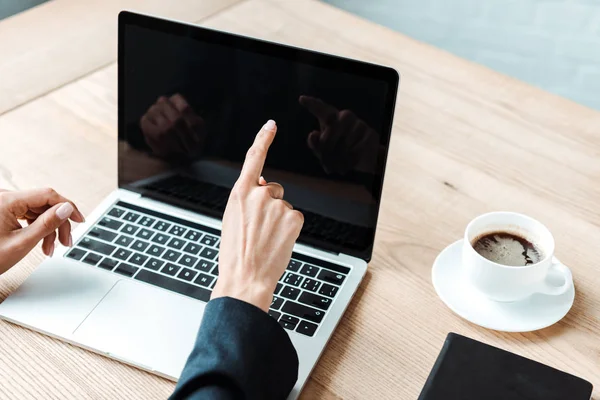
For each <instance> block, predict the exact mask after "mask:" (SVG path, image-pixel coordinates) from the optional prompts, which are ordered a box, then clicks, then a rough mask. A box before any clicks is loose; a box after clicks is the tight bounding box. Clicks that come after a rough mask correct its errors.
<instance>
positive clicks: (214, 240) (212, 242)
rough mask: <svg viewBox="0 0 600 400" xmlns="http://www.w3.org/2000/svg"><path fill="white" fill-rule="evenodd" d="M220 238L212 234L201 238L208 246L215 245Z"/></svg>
mask: <svg viewBox="0 0 600 400" xmlns="http://www.w3.org/2000/svg"><path fill="white" fill-rule="evenodd" d="M218 240H219V238H216V237H214V236H211V235H208V234H206V235H204V237H203V238H202V240H200V243H202V244H204V245H206V246H214V245H215V243H217V241H218Z"/></svg>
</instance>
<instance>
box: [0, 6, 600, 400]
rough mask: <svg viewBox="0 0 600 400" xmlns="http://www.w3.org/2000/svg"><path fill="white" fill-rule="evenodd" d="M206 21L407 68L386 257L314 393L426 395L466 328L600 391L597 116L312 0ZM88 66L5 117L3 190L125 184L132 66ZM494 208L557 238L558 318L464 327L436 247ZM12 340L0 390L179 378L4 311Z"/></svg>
mask: <svg viewBox="0 0 600 400" xmlns="http://www.w3.org/2000/svg"><path fill="white" fill-rule="evenodd" d="M54 1H55V2H58V1H60V0H54ZM65 3H69V2H65ZM91 3H93V2H91ZM106 3H107V4H108V3H111V2H106ZM146 3H153V2H146ZM169 3H171V2H169ZM172 3H173V4H175V3H177V4H183V3H186V2H172ZM190 3H191V2H190ZM198 3H203V2H198ZM230 3H232V2H230ZM140 4H141V2H140ZM156 4H158V2H156ZM219 6H220V4H219ZM107 7H108V6H107ZM157 7H158V6H157ZM111 12H112V11H111ZM17 18H18V16H17V17H14V18H13V20H12V23H13V24H15V26H18V24H17V23H16V21H17ZM114 18H115V20H116V14H115V15H114ZM199 18H200V17H198V16H194V17H193V19H195V20H197V19H199ZM184 19H186V18H184ZM1 24H2V23H0V31H1V29H4V28H2V25H1ZM112 24H113V25H112V26H113V27H114V21H113V22H112ZM203 24H204V25H207V26H210V27H214V28H218V29H223V30H228V31H232V32H236V33H241V34H247V35H251V36H255V37H261V38H265V39H269V40H275V41H278V42H283V43H287V44H292V45H296V46H302V47H308V48H312V49H317V50H320V51H325V52H331V53H335V54H340V55H344V56H349V57H353V58H359V59H363V60H368V61H373V62H377V63H383V64H386V65H390V66H392V67H394V68H396V69H397V70H398V71H399V72H400V73H401V75H402V81H401V84H400V93H399V97H398V103H397V109H396V116H395V122H394V128H393V138H392V142H391V149H390V156H389V161H388V168H387V174H386V179H385V185H384V195H383V203H382V209H381V214H380V220H379V225H378V230H377V238H376V245H375V252H374V255H373V260H372V262H371V263H370V266H369V271H368V273H367V275H366V277H365V279H364V281H363V283H362V284H361V286H360V288H359V291H358V293H357V295H356V297H355V298H354V299H353V301H352V303H351V305H350V306H349V308H348V311H347V312H346V314H345V315H344V317H343V319H342V321H341V323H340V325H339V326H338V328H337V330H336V332H335V334H334V335H333V337H332V339H331V341H330V343H329V344H328V346H327V349H326V350H325V352H324V354H323V356H322V358H321V360H320V361H319V363H318V365H317V366H316V368H315V369H314V371H313V374H312V376H311V378H310V380H309V381H308V383H307V385H306V387H305V390H304V392H303V395H302V398H303V399H339V398H343V399H402V400H404V399H406V400H409V399H416V398H417V396H418V394H419V392H420V390H421V388H422V386H423V383H424V382H425V379H426V377H427V375H428V373H429V371H430V369H431V366H432V365H433V362H434V360H435V358H436V356H437V354H438V352H439V349H440V348H441V346H442V343H443V341H444V338H445V336H446V334H447V333H448V332H451V331H453V332H458V333H461V334H464V335H467V336H470V337H473V338H475V339H478V340H482V341H485V342H487V343H490V344H493V345H496V346H498V347H501V348H504V349H507V350H510V351H513V352H515V353H518V354H521V355H524V356H527V357H531V358H534V359H536V360H538V361H541V362H544V363H546V364H548V365H551V366H553V367H556V368H559V369H562V370H566V371H568V372H570V373H573V374H576V375H579V376H581V377H583V378H585V379H587V380H589V381H591V382H592V383H594V384H595V385H600V290H599V289H598V288H599V287H600V266H599V257H598V255H597V249H598V244H600V205H599V204H600V132H599V130H600V113H599V112H596V111H593V110H590V109H587V108H585V107H583V106H580V105H578V104H575V103H573V102H570V101H568V100H565V99H562V98H560V97H557V96H554V95H551V94H548V93H546V92H543V91H541V90H539V89H536V88H533V87H531V86H528V85H526V84H524V83H522V82H519V81H517V80H514V79H511V78H508V77H506V76H503V75H500V74H498V73H495V72H492V71H490V70H488V69H486V68H484V67H482V66H479V65H475V64H472V63H469V62H467V61H465V60H462V59H460V58H457V57H454V56H452V55H450V54H448V53H445V52H444V51H441V50H439V49H435V48H432V47H430V46H427V45H425V44H422V43H419V42H417V41H414V40H412V39H409V38H407V37H405V36H403V35H400V34H398V33H395V32H393V31H390V30H388V29H385V28H382V27H379V26H376V25H374V24H372V23H369V22H366V21H364V20H361V19H359V18H357V17H355V16H352V15H350V14H347V13H345V12H342V11H340V10H337V9H335V8H332V7H330V6H327V5H324V4H322V3H320V2H317V1H314V0H246V1H242V2H239V3H238V4H235V5H233V6H229V7H227V8H224V9H223V10H222V11H220V12H217V13H215V14H214V15H213V16H212V17H210V18H208V19H207V20H205V21H203ZM14 29H20V28H14ZM81 29H83V28H81ZM2 32H3V31H2ZM56 35H57V36H56V38H57V39H56V40H63V37H62V36H61V34H59V33H57V34H56ZM0 37H2V35H0ZM113 38H114V37H113ZM51 39H52V38H51V37H49V38H47V40H48V43H54V42H53V41H52V40H51ZM1 40H2V41H5V40H6V38H3V37H2V39H1ZM111 40H112V39H111ZM88 50H89V51H91V52H93V51H94V50H92V49H88ZM3 51H4V47H2V45H0V55H2V57H3V56H4V53H3ZM15 54H16V53H15ZM37 54H38V55H37V56H36V57H39V59H40V60H41V61H45V58H44V57H46V56H47V57H50V54H47V55H46V54H44V53H43V52H40V53H37ZM71 57H73V59H74V60H79V59H80V58H81V59H84V58H85V57H86V53H85V52H82V53H81V54H79V55H75V54H73V55H72V56H71ZM0 59H3V58H0ZM105 60H108V61H110V57H109V58H105ZM48 62H51V60H48ZM25 67H26V65H25V66H24V67H23V68H25ZM98 68H99V69H98ZM94 70H95V71H94ZM4 71H7V70H6V69H5V70H1V72H0V76H3V77H4V76H6V75H5V73H4ZM89 71H94V72H92V73H89V74H87V75H86V74H85V72H83V70H78V71H76V72H73V71H72V77H65V79H64V83H62V84H61V85H60V86H61V87H59V88H58V89H56V90H50V89H52V88H53V87H55V84H49V83H48V82H46V81H45V80H43V79H39V80H37V81H34V82H32V85H31V88H32V89H31V90H35V91H36V93H38V94H41V93H45V94H43V95H38V96H37V97H35V98H32V99H31V100H28V99H27V100H23V101H20V102H17V103H12V104H17V105H16V106H14V107H12V109H11V110H10V111H8V112H5V113H4V115H1V116H0V187H4V188H9V189H13V188H20V189H23V188H27V187H34V186H53V187H55V188H56V189H57V190H59V191H60V192H62V193H64V194H65V195H67V196H69V197H71V198H72V199H73V200H75V201H76V202H77V203H78V204H79V205H80V206H81V208H82V210H83V211H84V212H89V211H91V210H92V209H93V208H94V207H95V205H96V204H98V202H99V201H100V200H101V199H102V198H103V196H105V195H106V194H108V193H109V192H110V191H112V190H113V189H114V188H115V187H116V66H115V65H114V64H111V65H108V66H105V67H102V63H96V67H95V68H89ZM13 73H15V74H16V72H13ZM11 77H12V75H11ZM15 79H16V78H15ZM3 82H4V81H3ZM11 96H13V97H14V98H17V97H18V93H16V92H15V94H14V95H11ZM9 108H10V107H9ZM492 210H512V211H518V212H523V213H525V214H528V215H531V216H532V217H534V218H537V219H539V220H541V221H542V222H543V223H545V224H546V225H547V226H548V227H549V228H550V229H551V230H552V232H553V233H554V235H555V238H556V242H557V250H556V254H557V256H558V257H559V258H560V259H561V260H562V261H563V262H564V263H565V264H567V265H568V266H569V267H570V268H571V270H572V271H573V274H574V279H575V286H576V291H577V294H576V299H575V304H574V307H573V309H572V310H571V312H570V313H569V314H568V315H567V316H566V317H565V318H564V319H563V320H562V321H561V322H559V323H558V324H556V325H554V326H552V327H550V328H547V329H543V330H540V331H537V332H531V333H526V334H508V333H498V332H494V331H490V330H486V329H483V328H480V327H478V326H475V325H473V324H471V323H469V322H466V321H464V320H462V319H461V318H459V317H457V316H456V315H454V314H453V313H452V312H451V311H450V310H449V309H447V308H446V307H445V306H444V304H443V303H442V302H441V300H439V299H438V298H437V296H436V294H435V292H434V290H433V287H432V285H431V279H430V274H431V265H432V263H433V260H434V258H435V257H436V255H437V254H438V253H439V252H440V251H441V250H442V249H443V248H444V247H445V246H446V245H448V244H450V243H452V242H453V241H455V240H457V239H459V238H460V237H461V236H462V232H463V230H464V227H465V226H466V224H467V223H468V221H469V220H471V219H472V218H474V217H475V216H477V215H478V214H481V213H484V212H487V211H492ZM42 257H43V256H42V253H41V251H40V250H39V249H38V250H35V251H34V252H33V253H31V254H30V255H29V256H28V257H26V258H25V259H24V260H23V261H22V262H21V263H19V264H18V265H17V266H16V267H14V268H13V269H12V270H11V271H9V272H8V273H6V274H4V275H3V276H0V299H3V298H5V297H6V296H8V295H9V294H10V293H11V292H12V291H13V290H15V289H16V287H18V285H19V284H20V283H22V282H23V280H24V279H25V278H26V277H27V276H28V274H29V273H30V272H31V271H32V270H33V269H34V268H35V266H36V265H38V264H39V263H40V262H41V261H42ZM0 340H1V342H2V344H1V346H0V398H11V399H12V398H19V399H25V398H48V399H54V398H56V399H65V398H68V399H71V398H77V399H88V398H93V399H106V398H114V399H122V398H145V399H149V398H152V399H154V398H156V399H159V398H166V397H167V396H168V395H169V393H170V392H171V391H172V389H173V383H171V382H169V381H166V380H164V379H161V378H158V377H156V376H153V375H151V374H148V373H145V372H142V371H139V370H137V369H135V368H132V367H128V366H126V365H123V364H121V363H119V362H116V361H112V360H110V359H107V358H104V357H102V356H99V355H96V354H93V353H90V352H88V351H85V350H82V349H79V348H76V347H74V346H71V345H68V344H65V343H62V342H60V341H58V340H55V339H52V338H49V337H46V336H43V335H40V334H37V333H34V332H31V331H29V330H27V329H23V328H20V327H17V326H14V325H12V324H8V323H5V322H0ZM594 398H595V399H596V400H599V399H600V392H599V391H598V389H596V391H595V392H594Z"/></svg>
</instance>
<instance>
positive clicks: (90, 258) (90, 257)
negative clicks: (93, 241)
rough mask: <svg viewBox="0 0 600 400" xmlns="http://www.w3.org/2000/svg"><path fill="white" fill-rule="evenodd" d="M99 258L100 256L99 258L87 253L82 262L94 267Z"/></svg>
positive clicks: (96, 255)
mask: <svg viewBox="0 0 600 400" xmlns="http://www.w3.org/2000/svg"><path fill="white" fill-rule="evenodd" d="M101 258H102V256H99V255H98V254H94V253H88V255H87V256H85V258H84V259H83V262H84V263H86V264H90V265H96V264H98V261H100V259H101Z"/></svg>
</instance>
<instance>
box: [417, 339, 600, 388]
mask: <svg viewBox="0 0 600 400" xmlns="http://www.w3.org/2000/svg"><path fill="white" fill-rule="evenodd" d="M591 397H592V384H591V383H589V382H588V381H586V380H583V379H581V378H578V377H576V376H573V375H571V374H567V373H566V372H562V371H559V370H557V369H554V368H552V367H548V366H547V365H544V364H540V363H539V362H536V361H533V360H530V359H528V358H525V357H521V356H518V355H516V354H513V353H509V352H508V351H504V350H501V349H498V348H496V347H492V346H489V345H487V344H484V343H481V342H478V341H476V340H473V339H469V338H467V337H464V336H461V335H458V334H456V333H450V334H448V336H447V337H446V342H445V343H444V347H443V348H442V351H441V352H440V355H439V356H438V358H437V361H436V362H435V365H434V366H433V369H432V370H431V373H430V374H429V378H427V382H426V383H425V387H424V388H423V391H422V392H421V395H420V396H419V400H590V398H591Z"/></svg>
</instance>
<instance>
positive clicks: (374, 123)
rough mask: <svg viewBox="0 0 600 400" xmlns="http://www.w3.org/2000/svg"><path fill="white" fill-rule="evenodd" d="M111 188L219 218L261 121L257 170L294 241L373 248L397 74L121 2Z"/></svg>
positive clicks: (361, 250)
mask: <svg viewBox="0 0 600 400" xmlns="http://www.w3.org/2000/svg"><path fill="white" fill-rule="evenodd" d="M119 20H120V22H119V187H121V188H126V189H129V190H134V191H136V192H141V193H143V194H144V195H145V196H150V197H153V198H157V199H159V200H161V201H164V202H168V203H171V204H174V205H177V206H180V207H185V208H188V209H191V210H194V211H197V212H200V213H202V214H207V215H210V216H213V217H217V218H220V217H221V216H222V214H223V211H224V209H225V205H226V203H227V198H228V196H229V191H230V189H231V187H232V186H233V184H234V183H235V180H236V179H237V177H238V175H239V171H240V168H241V165H242V163H243V160H244V157H245V154H246V151H247V150H248V148H249V147H250V145H251V144H252V142H253V140H254V136H255V135H256V133H257V132H258V130H259V129H260V127H261V126H262V125H263V124H264V123H265V122H266V121H267V120H268V119H274V120H275V121H276V122H277V127H278V131H277V135H276V137H275V140H274V142H273V144H272V146H271V148H270V150H269V153H268V156H267V160H266V164H265V168H264V170H263V175H264V177H265V179H266V180H267V181H275V182H279V183H281V184H282V185H283V187H284V189H285V196H284V198H285V199H286V200H287V201H289V202H290V203H291V204H292V205H293V206H294V208H296V209H298V210H300V211H301V212H302V213H303V214H304V217H305V223H304V228H303V230H302V233H301V235H300V238H299V242H302V243H306V244H309V245H312V246H315V247H318V248H321V249H325V250H330V251H335V252H342V253H346V254H350V255H354V256H358V257H361V258H363V259H366V260H369V259H370V257H371V252H372V247H373V241H374V235H375V227H376V223H377V214H378V210H379V204H380V199H381V188H382V182H383V174H384V168H385V161H386V157H387V151H388V146H389V140H390V132H391V123H392V115H393V108H394V102H395V96H396V91H397V85H398V75H397V73H396V72H395V71H393V70H391V69H389V68H385V67H379V66H375V65H371V64H366V63H361V62H357V61H351V60H347V59H342V58H339V57H333V56H327V55H323V54H319V53H315V52H310V51H306V50H300V49H295V48H292V47H288V46H282V45H277V44H273V43H268V42H264V41H259V40H254V39H249V38H244V37H240V36H236V35H231V34H226V33H221V32H215V31H212V30H207V29H202V28H198V27H193V26H189V25H185V24H180V23H175V22H168V21H164V20H160V19H156V18H152V17H147V16H140V15H136V14H133V13H128V12H123V13H121V14H120V17H119Z"/></svg>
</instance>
